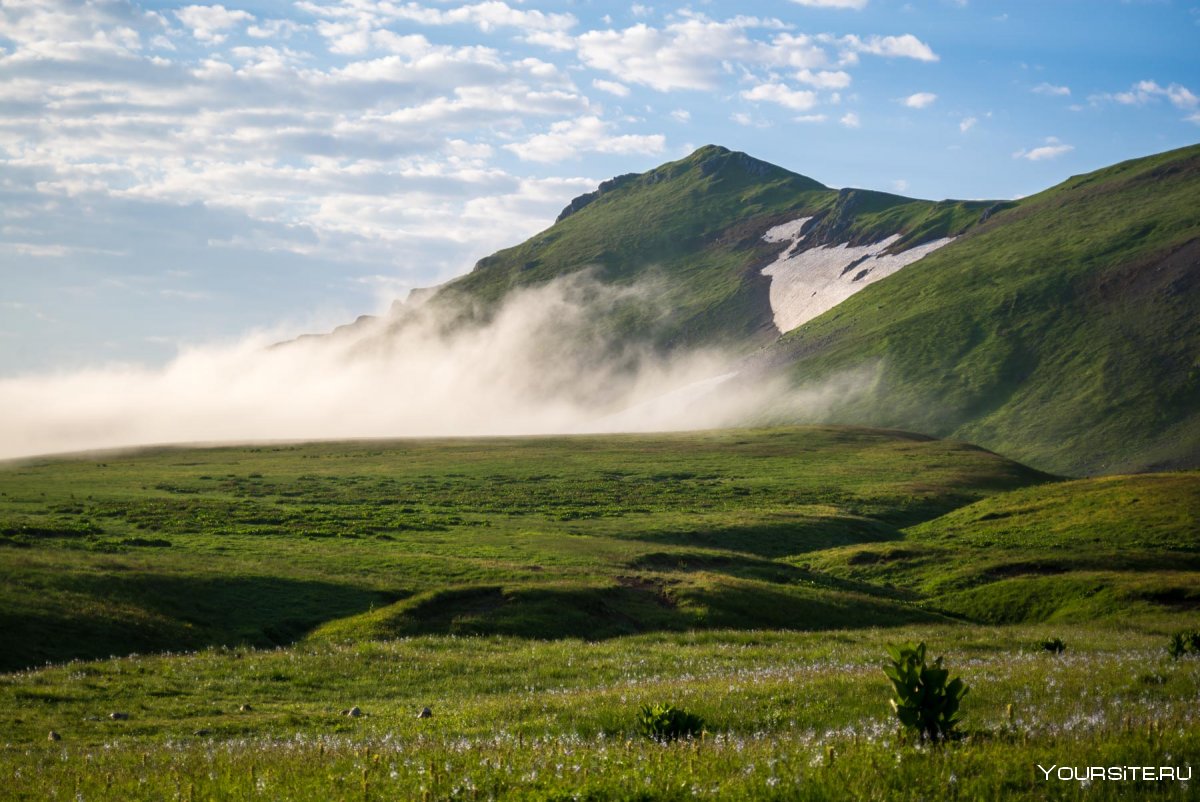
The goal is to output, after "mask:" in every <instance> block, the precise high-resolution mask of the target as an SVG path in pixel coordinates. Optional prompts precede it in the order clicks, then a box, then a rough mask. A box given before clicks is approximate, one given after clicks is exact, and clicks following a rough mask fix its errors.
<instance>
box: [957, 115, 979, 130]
mask: <svg viewBox="0 0 1200 802" xmlns="http://www.w3.org/2000/svg"><path fill="white" fill-rule="evenodd" d="M978 122H979V119H978V118H976V117H964V118H963V119H962V120H961V121H960V122H959V124H958V130H959V131H961V132H962V133H964V134H965V133H966V132H967V131H970V130H971V129H972V128H974V127H975V125H976V124H977V123H978Z"/></svg>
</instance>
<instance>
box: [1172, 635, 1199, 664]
mask: <svg viewBox="0 0 1200 802" xmlns="http://www.w3.org/2000/svg"><path fill="white" fill-rule="evenodd" d="M1167 654H1169V655H1171V657H1172V658H1173V659H1175V660H1178V659H1179V658H1180V657H1183V656H1184V655H1188V654H1200V631H1195V630H1193V631H1191V632H1176V633H1175V634H1174V635H1172V636H1171V642H1170V643H1169V644H1168V645H1167Z"/></svg>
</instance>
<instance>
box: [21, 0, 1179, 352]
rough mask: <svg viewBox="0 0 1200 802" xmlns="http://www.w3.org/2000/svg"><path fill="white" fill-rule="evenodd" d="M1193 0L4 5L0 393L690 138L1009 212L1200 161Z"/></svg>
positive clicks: (250, 315)
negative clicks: (1198, 155)
mask: <svg viewBox="0 0 1200 802" xmlns="http://www.w3.org/2000/svg"><path fill="white" fill-rule="evenodd" d="M1197 42H1200V2H1198V1H1196V0H1161V1H1158V2H1155V1H1153V0H1146V1H1145V2H1137V1H1136V0H1129V1H1127V2H1120V1H1119V0H1088V1H1087V2H1072V0H1054V2H1033V1H1032V0H1029V1H1027V2H1000V1H995V2H983V0H929V1H928V2H892V0H773V1H772V2H757V3H750V2H739V3H733V2H719V1H718V0H713V1H712V2H697V3H691V4H677V3H650V2H647V3H635V4H617V3H598V2H568V1H567V0H527V1H526V2H519V0H507V2H501V0H481V1H480V2H462V1H461V0H449V1H448V2H443V1H440V0H412V1H411V2H410V1H409V0H392V1H391V2H374V1H373V0H346V1H345V2H342V1H341V0H305V1H304V2H298V3H282V2H278V3H277V2H265V1H263V0H253V1H250V2H240V3H239V2H237V0H230V2H227V3H226V4H224V5H192V4H177V3H164V2H157V0H155V1H154V2H146V3H140V4H139V3H135V2H117V1H115V0H92V1H91V2H86V3H82V2H72V1H71V0H4V2H3V3H2V4H0V276H2V277H3V284H2V287H3V289H0V376H12V375H17V374H26V373H30V372H46V371H55V370H64V369H74V368H79V367H83V366H92V365H98V364H111V363H114V362H118V363H145V364H160V363H163V362H165V361H166V360H168V359H170V358H171V357H172V355H173V354H175V353H176V349H177V348H179V347H180V346H184V345H187V344H195V343H203V342H213V341H217V342H220V341H230V340H234V339H237V338H239V337H241V336H242V335H243V334H245V333H246V332H247V331H249V330H252V329H256V328H259V329H261V328H266V329H270V330H272V331H277V332H279V333H280V335H281V336H282V335H286V334H291V333H296V332H299V331H304V330H320V329H322V328H327V327H330V326H332V325H335V324H337V323H341V322H345V321H347V320H349V319H352V318H353V317H355V316H356V315H358V314H361V313H368V312H376V311H379V310H381V309H383V308H386V306H387V304H388V303H389V302H390V300H391V299H392V298H395V297H402V296H403V295H404V294H405V293H406V292H407V290H408V289H409V288H411V287H415V286H428V285H431V284H436V283H439V282H441V281H444V280H446V279H448V278H450V277H452V276H455V275H458V274H460V273H462V272H465V271H466V270H468V269H469V268H470V267H471V265H472V264H473V263H474V262H475V260H476V259H478V258H479V257H481V256H484V255H486V254H488V253H490V252H492V251H494V250H496V249H497V248H500V247H503V246H505V245H510V244H515V243H517V242H519V241H521V240H522V239H524V238H525V237H527V236H528V235H530V234H532V233H534V232H536V231H538V230H540V229H542V228H544V227H546V226H547V225H549V223H550V222H551V221H552V220H553V219H554V216H555V215H556V214H557V212H558V211H559V209H560V208H561V207H562V206H564V205H565V204H566V203H567V202H568V201H569V200H570V199H571V198H572V197H574V196H575V195H578V194H580V193H582V192H585V191H588V190H589V189H591V188H593V187H594V185H595V184H596V183H598V182H599V181H600V180H603V179H604V178H607V177H609V176H612V175H614V174H618V173H625V172H630V171H640V170H645V169H649V168H651V167H653V166H655V165H657V164H659V163H661V162H664V161H668V160H671V159H674V158H678V157H681V156H683V155H685V154H686V153H688V152H690V151H691V150H692V149H694V148H695V147H698V146H700V145H703V144H706V143H718V144H723V145H726V146H728V147H731V148H734V149H738V150H744V151H747V152H749V153H751V154H753V155H755V156H757V157H759V158H762V159H766V160H768V161H771V162H774V163H776V164H779V165H781V166H784V167H787V168H789V169H791V170H794V171H796V172H800V173H803V174H806V175H809V176H811V177H813V178H816V179H817V180H819V181H822V182H824V183H825V184H828V185H830V186H860V187H869V188H873V189H882V190H889V191H897V192H901V193H904V194H908V195H913V196H917V197H926V198H943V197H974V198H979V197H995V198H1009V197H1015V196H1019V195H1024V194H1028V193H1032V192H1036V191H1038V190H1040V189H1043V188H1045V187H1047V186H1050V185H1052V184H1054V183H1057V182H1058V181H1060V180H1062V179H1064V178H1066V177H1067V176H1069V175H1072V174H1075V173H1080V172H1085V171H1088V170H1092V169H1095V168H1098V167H1101V166H1104V165H1106V164H1110V163H1113V162H1116V161H1120V160H1122V159H1126V158H1130V157H1134V156H1140V155H1146V154H1149V153H1153V152H1158V151H1162V150H1167V149H1170V148H1174V147H1179V146H1183V145H1188V144H1192V143H1194V142H1196V141H1197V140H1200V100H1198V97H1197V96H1198V95H1200V55H1198V53H1200V48H1198V47H1197Z"/></svg>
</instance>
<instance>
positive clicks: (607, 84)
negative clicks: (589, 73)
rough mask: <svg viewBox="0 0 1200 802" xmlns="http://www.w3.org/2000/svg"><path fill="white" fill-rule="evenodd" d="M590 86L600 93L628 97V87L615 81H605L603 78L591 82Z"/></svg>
mask: <svg viewBox="0 0 1200 802" xmlns="http://www.w3.org/2000/svg"><path fill="white" fill-rule="evenodd" d="M592 86H594V87H596V88H597V89H599V90H600V91H601V92H608V93H609V94H610V95H616V96H617V97H629V87H628V86H626V85H625V84H623V83H619V82H617V81H605V80H604V79H603V78H597V79H595V80H594V81H592Z"/></svg>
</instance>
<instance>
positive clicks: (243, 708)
mask: <svg viewBox="0 0 1200 802" xmlns="http://www.w3.org/2000/svg"><path fill="white" fill-rule="evenodd" d="M252 710H254V708H253V707H251V706H250V705H242V706H241V707H239V708H238V712H239V713H249V712H250V711H252Z"/></svg>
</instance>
